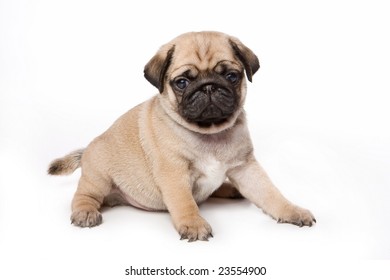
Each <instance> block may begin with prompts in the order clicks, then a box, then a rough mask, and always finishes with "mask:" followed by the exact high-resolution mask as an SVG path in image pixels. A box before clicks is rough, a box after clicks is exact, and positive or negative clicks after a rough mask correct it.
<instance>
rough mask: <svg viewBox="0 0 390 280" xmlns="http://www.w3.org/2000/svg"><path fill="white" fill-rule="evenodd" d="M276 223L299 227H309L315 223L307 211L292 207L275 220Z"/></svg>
mask: <svg viewBox="0 0 390 280" xmlns="http://www.w3.org/2000/svg"><path fill="white" fill-rule="evenodd" d="M277 221H278V223H290V224H293V225H296V226H299V227H303V226H309V227H311V226H312V225H313V224H314V223H316V222H317V221H316V219H315V218H314V216H313V214H312V213H311V212H310V211H309V210H307V209H304V208H301V207H298V206H294V205H292V206H290V207H287V208H286V209H285V210H284V211H283V213H282V215H281V216H280V217H278V218H277Z"/></svg>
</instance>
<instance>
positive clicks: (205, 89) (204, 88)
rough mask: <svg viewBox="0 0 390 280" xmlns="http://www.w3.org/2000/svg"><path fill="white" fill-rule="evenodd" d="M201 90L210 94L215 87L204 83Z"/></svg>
mask: <svg viewBox="0 0 390 280" xmlns="http://www.w3.org/2000/svg"><path fill="white" fill-rule="evenodd" d="M202 90H203V92H205V93H207V94H210V93H213V92H215V90H216V88H215V86H214V85H213V84H209V85H204V86H203V88H202Z"/></svg>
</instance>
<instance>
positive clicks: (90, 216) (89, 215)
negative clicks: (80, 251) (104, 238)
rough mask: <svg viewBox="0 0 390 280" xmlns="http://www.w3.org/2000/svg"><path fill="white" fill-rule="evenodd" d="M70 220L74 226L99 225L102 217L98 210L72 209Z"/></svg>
mask: <svg viewBox="0 0 390 280" xmlns="http://www.w3.org/2000/svg"><path fill="white" fill-rule="evenodd" d="M70 220H71V222H72V224H74V225H75V226H79V227H94V226H98V225H100V224H101V223H102V220H103V219H102V214H100V213H99V212H98V211H74V212H73V213H72V216H71V217H70Z"/></svg>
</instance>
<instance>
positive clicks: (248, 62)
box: [229, 39, 260, 82]
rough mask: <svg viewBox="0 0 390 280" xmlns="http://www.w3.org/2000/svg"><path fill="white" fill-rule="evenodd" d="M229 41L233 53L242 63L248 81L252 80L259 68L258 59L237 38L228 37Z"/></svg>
mask: <svg viewBox="0 0 390 280" xmlns="http://www.w3.org/2000/svg"><path fill="white" fill-rule="evenodd" d="M229 43H230V45H231V46H232V49H233V52H234V55H235V56H236V57H237V58H238V59H239V60H240V61H241V63H242V64H243V65H244V68H245V72H246V77H247V78H248V81H250V82H252V76H253V75H254V74H255V73H256V71H257V70H259V68H260V63H259V59H258V58H257V56H256V55H255V54H254V53H253V52H252V51H251V50H250V49H249V48H248V47H247V46H245V45H244V44H243V43H241V42H240V41H239V40H238V39H230V40H229Z"/></svg>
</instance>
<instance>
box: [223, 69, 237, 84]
mask: <svg viewBox="0 0 390 280" xmlns="http://www.w3.org/2000/svg"><path fill="white" fill-rule="evenodd" d="M225 78H226V80H228V81H229V82H231V83H232V84H235V83H237V81H238V78H239V76H238V73H237V72H229V73H227V74H226V75H225Z"/></svg>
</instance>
